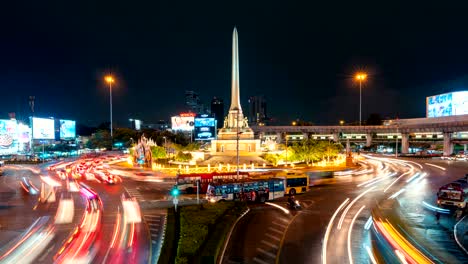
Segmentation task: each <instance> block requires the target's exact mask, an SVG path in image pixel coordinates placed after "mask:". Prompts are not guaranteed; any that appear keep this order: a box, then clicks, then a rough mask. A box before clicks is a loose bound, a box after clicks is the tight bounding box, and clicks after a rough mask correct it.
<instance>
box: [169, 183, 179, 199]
mask: <svg viewBox="0 0 468 264" xmlns="http://www.w3.org/2000/svg"><path fill="white" fill-rule="evenodd" d="M179 194H180V192H179V189H178V188H177V185H176V186H174V187H173V188H172V190H171V195H172V196H174V197H177V196H179Z"/></svg>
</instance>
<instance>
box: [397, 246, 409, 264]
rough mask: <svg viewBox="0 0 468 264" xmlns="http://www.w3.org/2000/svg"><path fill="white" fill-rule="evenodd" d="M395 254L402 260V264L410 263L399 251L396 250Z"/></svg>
mask: <svg viewBox="0 0 468 264" xmlns="http://www.w3.org/2000/svg"><path fill="white" fill-rule="evenodd" d="M395 253H396V255H397V257H398V258H399V259H400V261H401V263H403V264H408V262H406V259H405V256H404V255H403V254H402V253H401V252H400V251H399V250H398V249H395Z"/></svg>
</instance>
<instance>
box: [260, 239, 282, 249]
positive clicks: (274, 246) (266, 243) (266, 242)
mask: <svg viewBox="0 0 468 264" xmlns="http://www.w3.org/2000/svg"><path fill="white" fill-rule="evenodd" d="M260 242H261V243H263V244H265V245H268V246H270V247H272V248H274V249H278V246H277V245H275V244H272V243H270V242H268V241H265V240H262V241H260Z"/></svg>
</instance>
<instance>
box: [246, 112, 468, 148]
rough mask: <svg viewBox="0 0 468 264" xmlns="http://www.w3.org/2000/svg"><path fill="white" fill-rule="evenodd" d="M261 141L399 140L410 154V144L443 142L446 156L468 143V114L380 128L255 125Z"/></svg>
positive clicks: (390, 123) (396, 122)
mask: <svg viewBox="0 0 468 264" xmlns="http://www.w3.org/2000/svg"><path fill="white" fill-rule="evenodd" d="M252 129H253V130H254V132H255V134H256V135H258V137H259V138H260V139H261V140H265V139H266V138H268V137H269V138H270V139H274V140H276V142H277V143H280V142H283V141H284V140H288V138H291V135H294V138H293V139H296V140H297V139H304V138H314V139H318V140H333V141H335V142H340V141H342V140H349V141H352V142H365V144H366V146H370V145H371V144H372V143H373V141H375V142H378V141H381V142H382V141H386V142H391V141H393V142H394V141H396V140H399V139H401V153H404V154H405V153H408V152H409V146H410V141H411V142H443V146H444V147H443V150H444V155H450V154H452V153H453V145H454V144H455V143H458V144H465V149H466V144H468V115H459V116H448V117H433V118H412V119H396V120H388V121H385V122H384V125H380V126H254V127H252Z"/></svg>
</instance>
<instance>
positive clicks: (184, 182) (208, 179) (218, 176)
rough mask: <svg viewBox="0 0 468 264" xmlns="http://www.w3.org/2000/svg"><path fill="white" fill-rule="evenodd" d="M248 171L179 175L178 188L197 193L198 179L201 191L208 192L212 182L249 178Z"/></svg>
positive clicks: (182, 190)
mask: <svg viewBox="0 0 468 264" xmlns="http://www.w3.org/2000/svg"><path fill="white" fill-rule="evenodd" d="M248 178H249V173H248V172H239V177H237V172H236V171H233V172H208V173H190V174H179V175H177V178H176V179H177V188H178V189H179V190H180V191H181V192H185V193H196V192H197V181H200V193H206V189H207V188H208V184H210V183H228V182H235V181H237V180H243V179H248Z"/></svg>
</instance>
